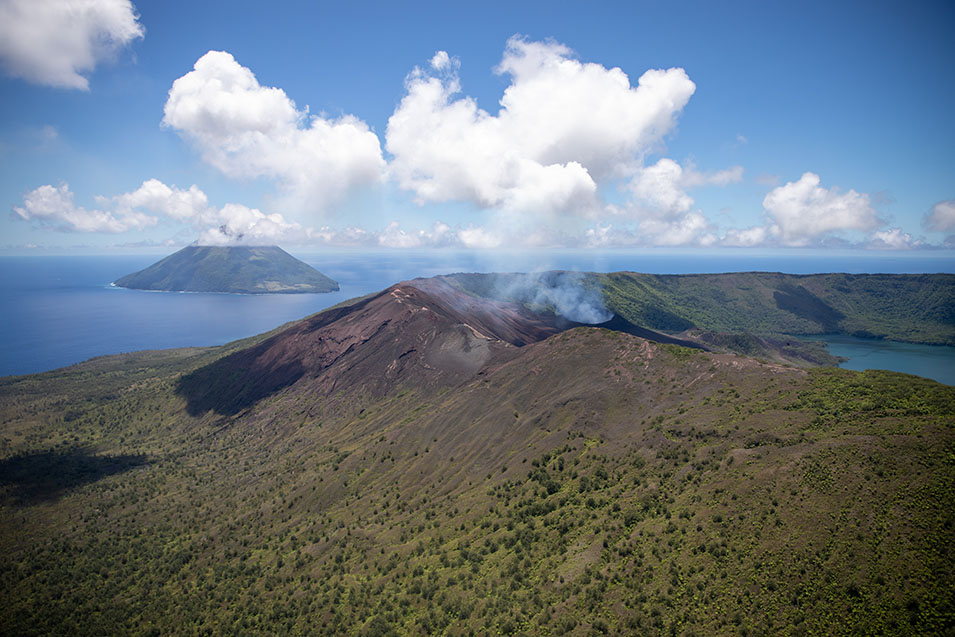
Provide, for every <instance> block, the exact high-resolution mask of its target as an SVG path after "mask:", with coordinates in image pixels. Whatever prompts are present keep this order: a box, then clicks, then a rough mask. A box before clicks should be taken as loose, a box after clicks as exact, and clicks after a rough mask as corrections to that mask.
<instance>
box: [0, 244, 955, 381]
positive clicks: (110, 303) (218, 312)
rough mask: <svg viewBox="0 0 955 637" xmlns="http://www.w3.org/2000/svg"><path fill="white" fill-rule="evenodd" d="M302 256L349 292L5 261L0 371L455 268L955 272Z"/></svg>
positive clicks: (188, 337) (947, 262)
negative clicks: (148, 286)
mask: <svg viewBox="0 0 955 637" xmlns="http://www.w3.org/2000/svg"><path fill="white" fill-rule="evenodd" d="M295 256H297V257H299V258H300V259H302V260H303V261H305V262H307V263H309V264H310V265H312V266H314V267H315V268H317V269H318V270H320V271H321V272H323V273H325V274H327V275H328V276H330V277H332V278H333V279H335V280H336V281H338V282H339V284H340V285H341V290H340V291H339V292H334V293H331V294H302V295H298V294H289V295H237V294H200V293H173V292H146V291H141V290H125V289H121V288H114V287H111V286H110V283H111V282H112V281H114V280H116V279H117V278H119V277H121V276H123V275H125V274H129V273H130V272H134V271H137V270H140V269H142V268H144V267H146V266H148V265H149V264H151V263H153V262H155V261H157V260H158V259H159V258H160V257H159V256H158V255H139V256H70V257H67V256H30V257H0V307H2V311H0V335H2V337H0V376H6V375H11V374H28V373H34V372H40V371H46V370H50V369H54V368H58V367H63V366H66V365H71V364H73V363H77V362H80V361H83V360H86V359H88V358H91V357H94V356H101V355H104V354H116V353H120V352H129V351H136V350H143V349H165V348H171V347H187V346H196V345H219V344H222V343H227V342H229V341H232V340H235V339H239V338H245V337H247V336H252V335H254V334H259V333H261V332H265V331H268V330H271V329H273V328H275V327H277V326H279V325H281V324H283V323H286V322H288V321H293V320H296V319H299V318H302V317H304V316H308V315H309V314H312V313H314V312H318V311H320V310H322V309H324V308H326V307H329V306H330V305H334V304H336V303H339V302H341V301H344V300H346V299H350V298H353V297H356V296H361V295H364V294H368V293H370V292H375V291H377V290H381V289H384V288H386V287H388V286H389V285H392V284H393V283H396V282H398V281H402V280H407V279H411V278H415V277H422V276H434V275H437V274H446V273H450V272H502V271H507V272H527V271H535V270H546V269H566V270H579V271H592V272H612V271H618V270H631V271H637V272H651V273H657V274H668V273H670V274H689V273H697V272H733V271H776V272H790V273H795V274H811V273H817V272H853V273H864V272H893V273H916V272H955V258H952V257H951V256H948V257H946V256H944V255H942V256H939V255H929V256H917V257H911V256H907V257H895V256H878V255H856V254H852V255H841V256H840V255H835V256H833V255H828V254H822V255H819V254H816V255H788V254H787V255H784V256H780V255H779V254H775V255H773V254H769V253H766V254H759V253H747V252H741V253H729V254H703V255H701V254H698V253H690V252H683V253H679V252H674V253H662V252H644V253H637V252H633V251H629V252H623V251H620V252H602V253H594V252H592V251H561V252H546V253H545V252H536V251H529V252H524V253H482V252H456V251H443V250H432V251H423V252H413V251H408V252H406V251H377V252H362V251H338V252H327V253H322V254H304V253H303V254H300V253H296V254H295ZM833 353H835V351H834V352H833ZM880 364H882V362H880ZM953 366H955V365H953ZM916 373H917V372H916Z"/></svg>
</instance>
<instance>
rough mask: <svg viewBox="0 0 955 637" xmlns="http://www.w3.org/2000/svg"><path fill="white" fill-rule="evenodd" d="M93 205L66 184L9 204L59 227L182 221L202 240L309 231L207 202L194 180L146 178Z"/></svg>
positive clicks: (122, 228) (283, 237) (307, 235)
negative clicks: (173, 182)
mask: <svg viewBox="0 0 955 637" xmlns="http://www.w3.org/2000/svg"><path fill="white" fill-rule="evenodd" d="M96 201H97V204H98V205H99V209H93V210H88V209H86V208H83V207H82V206H77V205H76V204H75V203H74V200H73V193H72V191H70V188H69V186H68V185H67V184H60V185H59V186H57V187H54V186H51V185H45V186H40V187H39V188H36V189H35V190H32V191H30V192H29V193H27V194H26V195H25V196H24V198H23V205H22V206H17V207H15V208H14V209H13V211H14V214H15V215H17V216H18V217H20V218H21V219H23V220H25V221H32V222H34V223H36V224H37V225H39V226H41V227H45V228H48V229H51V230H56V231H61V232H102V233H121V232H128V231H130V230H141V229H143V228H146V227H149V226H155V225H157V224H159V223H160V222H161V221H163V220H172V221H175V222H186V223H188V224H189V225H191V226H192V227H193V229H195V230H196V231H198V232H199V233H200V234H199V241H200V243H203V244H204V245H225V244H231V243H249V244H256V245H262V244H272V243H278V242H283V243H300V242H302V241H307V240H309V239H312V238H314V237H313V231H312V230H310V229H308V228H303V227H302V226H301V225H300V224H298V223H295V222H290V221H287V220H286V219H285V218H284V217H282V215H280V214H277V213H273V214H265V213H263V212H262V211H260V210H257V209H255V208H249V207H247V206H243V205H241V204H233V203H230V204H226V205H224V206H222V207H221V208H216V207H213V206H210V205H209V203H208V198H207V197H206V194H205V193H204V192H202V191H201V190H200V189H199V188H198V187H196V186H195V185H193V186H191V187H190V188H189V189H187V190H182V189H179V188H176V187H175V186H171V187H170V186H167V185H166V184H164V183H162V182H161V181H159V180H157V179H149V180H147V181H144V182H143V184H142V185H141V186H140V187H139V188H137V189H136V190H134V191H132V192H128V193H123V194H120V195H115V196H113V197H97V198H96Z"/></svg>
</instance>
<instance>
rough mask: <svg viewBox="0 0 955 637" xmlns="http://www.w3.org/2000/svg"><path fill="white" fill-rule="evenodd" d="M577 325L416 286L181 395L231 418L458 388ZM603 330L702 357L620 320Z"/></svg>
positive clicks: (325, 320)
mask: <svg viewBox="0 0 955 637" xmlns="http://www.w3.org/2000/svg"><path fill="white" fill-rule="evenodd" d="M579 325H580V324H579V323H573V322H570V321H566V320H564V319H562V318H561V317H558V316H555V315H553V314H546V313H535V312H532V311H530V310H528V309H527V308H525V307H524V306H522V305H518V304H515V303H508V302H503V301H495V300H491V299H486V298H479V297H476V296H472V295H470V294H468V293H467V292H464V291H462V290H460V289H458V288H456V287H454V286H452V285H449V284H448V283H447V282H445V281H442V280H440V279H415V280H413V281H406V282H403V283H399V284H397V285H393V286H392V287H390V288H388V289H386V290H384V291H382V292H380V293H379V294H377V295H375V296H372V297H370V298H366V299H363V300H361V301H359V302H357V303H355V304H353V305H350V306H346V307H341V308H335V309H331V310H327V311H325V312H322V313H320V314H316V315H315V316H312V317H309V318H307V319H304V320H302V321H300V322H298V323H295V324H293V325H292V326H290V327H288V328H287V329H285V330H283V331H282V332H280V333H278V334H276V335H275V336H272V337H271V338H269V339H267V340H265V341H263V342H261V343H259V344H258V345H256V346H253V347H251V348H248V349H245V350H241V351H239V352H236V353H234V354H232V355H230V356H227V357H225V358H223V359H221V360H219V361H217V362H216V363H214V364H213V365H210V366H208V367H205V368H202V369H199V370H197V371H195V372H193V373H192V374H189V375H187V376H185V377H183V379H182V381H181V382H180V385H179V392H180V393H181V394H183V395H184V396H185V397H186V398H187V400H188V401H189V410H190V412H191V413H193V414H199V413H203V412H205V411H207V410H209V409H213V410H215V411H216V412H219V413H224V414H234V413H237V412H238V411H240V410H242V409H244V408H245V407H248V406H250V405H251V404H253V403H255V402H256V401H258V400H260V399H262V398H264V397H266V396H268V395H271V394H273V393H275V392H276V391H279V390H281V389H283V388H285V387H288V386H290V385H293V384H295V383H298V382H300V381H302V380H303V379H306V380H305V381H303V382H307V383H308V387H309V391H312V392H319V393H321V394H325V395H328V394H332V393H334V392H335V391H336V390H338V389H342V388H346V387H347V388H348V389H350V390H354V389H361V390H363V391H366V392H369V393H371V394H372V395H381V394H383V393H384V392H386V391H388V390H389V389H390V388H391V387H393V386H394V384H395V382H396V381H398V380H401V381H402V382H405V383H410V384H411V385H413V386H415V387H419V388H422V389H427V388H435V387H441V386H451V385H458V384H460V383H462V382H464V381H466V380H468V379H470V378H472V377H473V376H474V375H475V374H477V373H478V371H479V370H481V369H482V368H483V367H485V366H487V365H488V364H491V363H494V362H500V361H504V360H508V359H509V358H510V357H511V356H513V355H514V353H515V352H516V350H517V348H520V347H522V346H524V345H527V344H530V343H536V342H539V341H542V340H544V339H545V338H547V337H549V336H552V335H554V334H557V333H559V332H562V331H564V330H567V329H570V328H573V327H578V326H579ZM598 327H606V328H608V329H612V330H616V331H623V332H627V333H630V334H635V335H638V336H641V337H643V338H648V339H651V340H656V341H659V342H668V343H680V344H683V345H688V346H691V347H699V346H698V345H695V344H692V343H689V342H686V341H678V340H676V339H674V338H672V337H669V336H665V335H662V334H658V333H656V332H652V331H650V330H646V329H643V328H639V327H637V326H635V325H632V324H630V323H629V322H627V321H625V320H624V319H621V318H619V317H614V318H613V319H611V320H610V321H608V322H607V323H604V324H601V325H600V326H598Z"/></svg>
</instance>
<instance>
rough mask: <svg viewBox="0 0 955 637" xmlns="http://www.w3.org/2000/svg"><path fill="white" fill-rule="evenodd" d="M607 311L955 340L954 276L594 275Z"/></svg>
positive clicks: (654, 325) (687, 321)
mask: <svg viewBox="0 0 955 637" xmlns="http://www.w3.org/2000/svg"><path fill="white" fill-rule="evenodd" d="M597 280H598V281H599V283H600V284H601V285H602V286H603V290H604V296H605V298H606V301H607V306H608V308H609V309H610V310H611V311H613V312H615V313H618V314H620V315H621V316H623V317H625V318H626V319H628V320H629V321H632V322H634V323H636V324H638V325H642V326H645V327H648V328H650V329H656V330H663V331H669V332H680V331H683V330H686V329H690V328H693V327H696V328H700V329H703V330H709V331H714V332H733V333H741V332H742V333H752V334H822V333H840V334H852V335H857V336H872V337H879V338H889V339H893V340H898V341H908V342H916V343H932V344H945V345H953V344H955V275H951V274H859V275H856V274H813V275H793V274H779V273H768V272H741V273H732V274H694V275H654V274H637V273H632V272H617V273H613V274H607V275H597Z"/></svg>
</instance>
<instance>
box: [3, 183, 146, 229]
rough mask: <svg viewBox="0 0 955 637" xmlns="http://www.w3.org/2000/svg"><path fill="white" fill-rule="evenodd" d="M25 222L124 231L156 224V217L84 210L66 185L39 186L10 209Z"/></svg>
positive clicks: (127, 212) (139, 213)
mask: <svg viewBox="0 0 955 637" xmlns="http://www.w3.org/2000/svg"><path fill="white" fill-rule="evenodd" d="M13 212H14V214H15V215H16V216H17V217H19V218H20V219H23V220H25V221H34V222H36V223H38V224H40V225H42V226H45V227H47V228H50V229H53V230H59V231H66V232H110V233H117V232H126V231H128V230H133V229H142V228H145V227H147V226H154V225H156V223H158V221H159V220H158V219H157V218H156V217H153V216H150V215H147V214H144V213H142V212H138V211H133V210H127V211H124V212H122V213H119V214H114V213H113V212H108V211H103V210H87V209H86V208H83V207H82V206H77V205H76V203H75V202H74V201H73V192H72V191H71V190H70V187H69V186H68V185H67V184H60V185H59V186H57V187H54V186H51V185H45V186H40V187H39V188H36V189H35V190H31V191H30V192H28V193H27V194H26V195H24V197H23V205H22V206H15V207H14V208H13Z"/></svg>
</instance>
